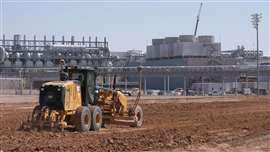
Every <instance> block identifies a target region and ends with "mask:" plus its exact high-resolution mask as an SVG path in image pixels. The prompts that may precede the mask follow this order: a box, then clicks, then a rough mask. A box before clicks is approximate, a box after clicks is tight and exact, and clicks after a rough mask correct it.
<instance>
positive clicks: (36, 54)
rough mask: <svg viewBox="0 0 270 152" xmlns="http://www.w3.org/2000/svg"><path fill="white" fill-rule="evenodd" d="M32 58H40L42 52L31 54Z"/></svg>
mask: <svg viewBox="0 0 270 152" xmlns="http://www.w3.org/2000/svg"><path fill="white" fill-rule="evenodd" d="M31 58H32V59H39V58H40V54H38V53H32V54H31Z"/></svg>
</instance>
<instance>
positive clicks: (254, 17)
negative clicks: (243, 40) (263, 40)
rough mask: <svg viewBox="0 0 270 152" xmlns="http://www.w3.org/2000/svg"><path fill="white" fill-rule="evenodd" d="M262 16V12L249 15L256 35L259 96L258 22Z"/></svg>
mask: <svg viewBox="0 0 270 152" xmlns="http://www.w3.org/2000/svg"><path fill="white" fill-rule="evenodd" d="M261 18H262V13H260V14H258V13H255V14H252V15H251V23H252V25H253V27H254V28H255V29H256V36H257V96H259V74H260V72H259V56H260V55H259V22H260V20H261Z"/></svg>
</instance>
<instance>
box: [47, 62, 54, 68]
mask: <svg viewBox="0 0 270 152" xmlns="http://www.w3.org/2000/svg"><path fill="white" fill-rule="evenodd" d="M53 66H54V64H53V62H52V61H46V63H45V67H53Z"/></svg>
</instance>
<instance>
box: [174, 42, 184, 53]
mask: <svg viewBox="0 0 270 152" xmlns="http://www.w3.org/2000/svg"><path fill="white" fill-rule="evenodd" d="M173 47H174V48H173V56H174V57H182V56H183V45H182V43H181V42H177V43H175V44H174V46H173Z"/></svg>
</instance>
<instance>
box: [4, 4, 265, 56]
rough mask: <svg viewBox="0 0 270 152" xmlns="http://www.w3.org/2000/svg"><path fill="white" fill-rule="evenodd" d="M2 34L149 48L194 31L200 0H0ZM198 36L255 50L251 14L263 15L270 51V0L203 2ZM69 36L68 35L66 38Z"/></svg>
mask: <svg viewBox="0 0 270 152" xmlns="http://www.w3.org/2000/svg"><path fill="white" fill-rule="evenodd" d="M0 1H1V2H2V3H1V4H2V5H1V7H0V9H1V11H0V13H1V14H0V16H1V24H0V26H1V28H0V29H1V30H0V32H1V33H0V34H1V35H2V34H3V33H5V34H6V37H12V35H13V34H15V33H16V34H25V35H27V38H30V37H31V38H32V37H33V35H34V34H36V35H37V37H38V38H40V39H42V38H43V35H47V37H48V38H49V37H51V35H53V34H54V35H55V36H56V39H59V40H60V39H61V36H62V35H65V36H68V37H67V38H68V39H70V36H71V35H74V36H75V39H81V38H82V36H87V37H88V36H92V37H95V36H98V37H99V38H100V39H103V37H104V36H106V37H107V38H108V41H109V46H110V49H111V51H125V50H128V49H141V50H143V51H145V50H146V45H149V44H151V40H152V39H153V38H163V37H166V36H178V35H180V34H193V32H194V26H195V21H196V15H197V12H198V8H199V4H200V2H201V1H192V2H190V1H180V0H178V1H177V0H171V1H170V0H168V1H165V0H163V1H162V0H159V1H155V0H145V1H143V0H130V1H120V0H111V1H110V0H107V1H98V0H97V1H90V0H89V1H75V0H73V1H70V0H68V1H67V0H66V1H53V0H51V1H46V0H35V1H31V0H30V1H29V0H25V1H24V0H0ZM203 2H204V4H203V8H202V12H201V18H200V23H199V27H198V35H203V34H205V35H206V34H207V35H214V36H215V38H216V40H217V41H221V42H222V50H226V49H234V48H236V47H237V45H244V46H245V47H246V48H247V49H255V48H256V37H255V36H256V35H255V34H256V33H255V29H254V28H253V27H252V24H251V22H250V20H251V19H250V15H251V14H253V13H257V12H258V13H262V14H263V19H262V22H261V23H260V25H259V26H260V33H259V34H260V35H259V38H260V49H262V50H263V51H264V54H266V55H270V51H269V50H270V49H269V32H270V30H269V7H270V6H269V4H270V2H269V1H268V0H265V1H256V0H253V1H251V0H245V1H224V0H220V1H218V0H213V1H203ZM67 38H66V39H67Z"/></svg>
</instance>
